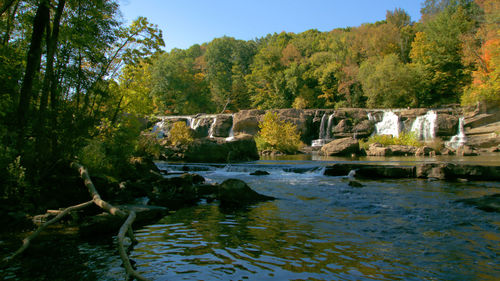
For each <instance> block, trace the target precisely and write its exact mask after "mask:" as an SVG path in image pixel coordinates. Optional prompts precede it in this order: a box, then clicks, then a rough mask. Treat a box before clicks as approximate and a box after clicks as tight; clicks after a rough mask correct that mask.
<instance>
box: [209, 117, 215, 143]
mask: <svg viewBox="0 0 500 281" xmlns="http://www.w3.org/2000/svg"><path fill="white" fill-rule="evenodd" d="M215 123H217V116H215V117H214V121H213V122H212V125H210V129H209V130H208V137H210V138H213V137H214V133H215Z"/></svg>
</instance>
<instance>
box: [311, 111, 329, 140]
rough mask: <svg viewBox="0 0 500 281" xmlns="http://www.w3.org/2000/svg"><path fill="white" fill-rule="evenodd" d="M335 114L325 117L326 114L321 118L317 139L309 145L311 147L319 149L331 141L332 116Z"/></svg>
mask: <svg viewBox="0 0 500 281" xmlns="http://www.w3.org/2000/svg"><path fill="white" fill-rule="evenodd" d="M334 114H335V113H332V114H330V115H329V116H328V118H327V117H326V115H327V114H326V113H325V114H324V115H323V117H321V123H320V125H319V135H318V139H316V140H313V141H312V143H311V146H313V147H321V146H323V145H325V144H327V143H328V142H330V140H331V139H332V137H331V131H332V123H333V122H332V121H333V116H334Z"/></svg>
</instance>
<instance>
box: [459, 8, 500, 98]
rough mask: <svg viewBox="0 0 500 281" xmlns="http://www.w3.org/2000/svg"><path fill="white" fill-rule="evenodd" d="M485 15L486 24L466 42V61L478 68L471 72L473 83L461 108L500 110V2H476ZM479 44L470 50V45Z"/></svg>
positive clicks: (466, 89)
mask: <svg viewBox="0 0 500 281" xmlns="http://www.w3.org/2000/svg"><path fill="white" fill-rule="evenodd" d="M476 3H477V4H478V5H479V6H480V7H481V8H482V9H483V11H484V23H483V24H482V26H481V27H480V28H479V29H478V31H477V32H476V34H475V36H474V37H473V38H466V40H465V44H464V45H466V46H467V48H464V50H466V52H465V54H464V60H470V61H471V62H472V63H474V65H475V66H476V70H474V71H473V72H472V77H473V82H472V84H471V85H469V86H468V87H466V88H465V90H464V95H463V96H462V104H464V105H470V104H475V103H477V102H484V103H485V104H488V105H489V106H500V25H499V24H498V20H497V19H498V17H499V16H500V2H499V1H497V0H476ZM473 41H475V42H480V44H479V45H478V46H475V48H474V46H471V45H472V43H471V42H473Z"/></svg>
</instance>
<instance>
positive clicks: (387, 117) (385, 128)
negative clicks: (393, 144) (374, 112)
mask: <svg viewBox="0 0 500 281" xmlns="http://www.w3.org/2000/svg"><path fill="white" fill-rule="evenodd" d="M400 131H401V126H400V124H399V116H397V115H396V114H395V113H394V112H392V111H389V110H387V111H384V115H383V116H382V121H380V122H378V123H376V124H375V134H377V135H392V136H393V137H398V136H399V132H400Z"/></svg>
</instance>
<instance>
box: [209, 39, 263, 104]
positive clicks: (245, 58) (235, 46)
mask: <svg viewBox="0 0 500 281" xmlns="http://www.w3.org/2000/svg"><path fill="white" fill-rule="evenodd" d="M255 52H256V47H255V45H254V44H253V43H252V42H245V41H242V40H236V39H234V38H232V37H222V38H216V39H214V40H212V42H210V43H209V44H208V45H207V51H206V54H205V59H206V62H207V79H208V81H209V83H210V91H211V94H212V99H213V101H214V102H215V104H216V105H217V107H218V110H219V111H220V110H222V109H224V108H226V107H227V105H230V106H231V107H232V108H233V109H236V110H237V109H239V108H247V107H248V106H249V104H248V100H249V97H248V94H247V89H246V85H245V83H244V77H245V75H247V74H249V73H250V64H251V62H252V58H253V56H254V54H255Z"/></svg>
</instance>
